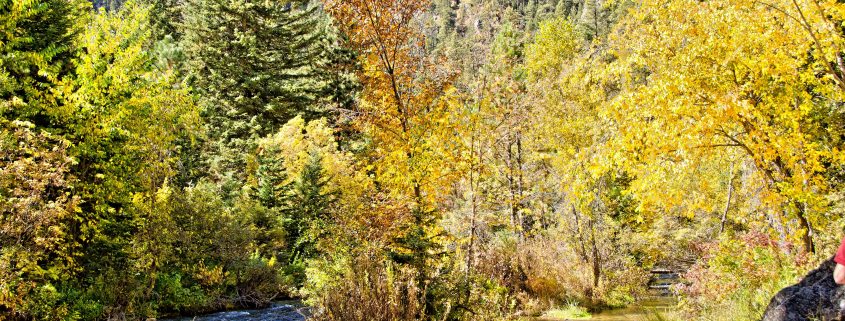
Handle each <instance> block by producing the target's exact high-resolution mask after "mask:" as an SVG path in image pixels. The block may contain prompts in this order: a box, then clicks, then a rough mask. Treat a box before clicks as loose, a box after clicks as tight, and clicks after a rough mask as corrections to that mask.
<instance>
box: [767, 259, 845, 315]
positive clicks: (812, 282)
mask: <svg viewBox="0 0 845 321" xmlns="http://www.w3.org/2000/svg"><path fill="white" fill-rule="evenodd" d="M835 266H836V263H834V262H833V260H828V261H825V262H824V263H822V264H821V265H820V266H819V267H818V268H816V269H815V270H813V271H810V272H809V273H807V276H805V277H804V279H802V280H801V282H798V284H795V285H793V286H790V287H787V288H784V289H783V290H780V292H778V294H776V295H775V297H774V298H772V301H771V302H770V303H769V306H768V307H767V308H766V312H765V313H764V314H763V321H811V320H827V321H830V320H845V318H843V317H845V306H843V303H845V287H842V286H839V285H837V284H836V283H835V282H834V281H833V268H834V267H835Z"/></svg>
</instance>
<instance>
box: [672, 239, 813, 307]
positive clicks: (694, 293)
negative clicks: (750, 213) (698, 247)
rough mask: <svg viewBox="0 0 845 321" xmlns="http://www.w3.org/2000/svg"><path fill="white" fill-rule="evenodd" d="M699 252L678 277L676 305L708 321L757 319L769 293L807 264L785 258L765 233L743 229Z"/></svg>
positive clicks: (800, 272) (801, 259) (795, 277)
mask: <svg viewBox="0 0 845 321" xmlns="http://www.w3.org/2000/svg"><path fill="white" fill-rule="evenodd" d="M703 247H704V248H705V251H704V253H705V255H704V257H703V259H702V260H700V261H699V263H696V264H695V265H693V266H692V267H691V268H690V269H689V271H688V272H687V273H686V274H685V275H684V278H685V279H686V280H687V281H688V283H687V284H686V285H683V286H681V287H680V289H679V290H680V292H681V294H682V300H681V303H680V305H681V307H682V308H683V309H684V312H685V313H687V314H688V315H690V316H702V317H704V318H706V319H711V320H759V319H760V318H761V317H762V314H763V311H764V310H765V309H766V306H767V305H768V304H769V301H770V300H771V298H772V296H774V294H775V293H777V292H778V291H780V289H782V288H784V287H786V286H789V285H791V284H793V283H795V282H796V281H797V280H798V278H799V277H800V276H801V275H803V274H804V272H806V271H807V270H808V269H809V268H810V267H811V265H809V264H808V262H807V260H806V258H804V257H802V256H798V257H797V258H795V257H791V256H787V255H785V254H784V253H783V252H782V249H781V248H780V247H779V246H778V245H777V244H776V242H775V241H774V240H772V239H771V238H770V237H769V236H768V235H766V234H764V233H761V232H748V233H745V234H741V235H739V236H738V237H735V238H723V239H721V240H720V241H718V242H713V243H709V244H704V245H703Z"/></svg>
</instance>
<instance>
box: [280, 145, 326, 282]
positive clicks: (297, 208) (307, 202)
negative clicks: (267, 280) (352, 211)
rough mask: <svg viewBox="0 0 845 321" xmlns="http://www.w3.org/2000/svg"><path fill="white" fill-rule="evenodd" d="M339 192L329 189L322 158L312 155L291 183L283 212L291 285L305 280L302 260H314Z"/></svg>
mask: <svg viewBox="0 0 845 321" xmlns="http://www.w3.org/2000/svg"><path fill="white" fill-rule="evenodd" d="M338 193H339V191H337V190H333V189H331V188H330V187H329V177H326V174H325V172H324V170H323V165H322V157H320V155H318V154H315V153H312V154H311V158H310V160H309V162H308V164H307V165H306V166H305V168H304V169H303V171H302V173H301V174H300V176H299V179H298V180H296V181H295V182H294V184H293V188H292V191H291V193H290V196H289V197H288V199H287V201H288V204H287V207H286V209H285V211H284V212H285V232H286V243H287V244H288V255H289V257H288V263H289V264H290V265H289V267H288V273H290V274H291V275H292V276H293V279H294V282H295V284H297V286H299V285H301V284H302V282H304V281H305V265H304V260H306V259H310V258H314V257H316V256H317V255H318V254H319V253H318V251H317V241H318V240H319V239H320V238H321V237H322V236H323V235H324V234H325V233H326V232H327V231H328V226H327V224H328V220H329V217H328V214H329V211H330V209H331V207H332V206H333V205H334V204H335V202H336V201H337V198H338Z"/></svg>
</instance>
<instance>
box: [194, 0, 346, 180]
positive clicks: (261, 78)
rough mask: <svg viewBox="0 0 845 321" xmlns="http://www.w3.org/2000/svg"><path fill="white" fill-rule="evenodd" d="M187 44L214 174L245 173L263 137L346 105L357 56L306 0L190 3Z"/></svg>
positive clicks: (315, 6)
mask: <svg viewBox="0 0 845 321" xmlns="http://www.w3.org/2000/svg"><path fill="white" fill-rule="evenodd" d="M183 17H184V23H183V24H182V29H183V35H182V37H181V38H182V42H183V48H184V50H185V53H186V55H187V56H188V57H190V59H191V60H190V61H189V62H188V68H187V69H188V71H189V72H190V74H191V77H192V78H191V79H192V85H193V86H194V88H195V90H196V91H197V92H198V93H199V94H200V96H201V97H202V98H201V105H202V107H203V109H204V117H205V118H206V121H207V126H208V133H209V136H210V138H211V139H212V141H214V142H215V146H214V147H212V149H211V150H212V154H215V155H217V156H218V157H217V158H216V160H212V162H211V163H212V165H213V169H214V170H215V171H216V172H217V173H227V172H230V173H232V172H233V173H235V174H236V175H237V174H239V173H243V172H244V171H245V167H246V164H247V163H248V159H249V157H250V156H248V155H249V154H251V152H252V151H253V149H254V148H255V147H256V146H255V141H256V140H257V139H258V138H261V137H264V136H266V135H268V134H270V133H274V132H276V130H278V128H279V127H280V126H281V125H283V124H284V123H285V122H287V121H288V120H289V119H291V118H293V117H294V116H297V115H302V116H303V117H305V118H306V119H313V118H317V117H320V116H323V115H325V114H326V113H327V111H328V106H330V105H331V104H344V103H345V104H348V103H349V102H350V100H351V96H350V93H351V92H352V91H353V90H354V88H355V86H354V82H353V81H352V78H351V77H349V76H348V75H347V74H348V73H349V69H350V66H351V64H352V63H351V61H352V57H351V56H350V53H349V52H347V51H344V50H342V49H341V48H340V46H339V43H340V41H339V39H338V36H337V35H335V34H333V32H332V29H331V26H330V24H329V23H328V18H327V16H326V15H325V14H324V13H323V12H322V10H321V8H320V6H319V5H318V4H317V3H315V2H313V1H309V0H293V1H258V0H246V1H241V0H188V1H187V2H186V4H185V7H184V10H183Z"/></svg>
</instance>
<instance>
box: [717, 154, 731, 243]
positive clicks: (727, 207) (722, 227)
mask: <svg viewBox="0 0 845 321" xmlns="http://www.w3.org/2000/svg"><path fill="white" fill-rule="evenodd" d="M729 176H730V177H728V197H727V199H726V200H725V209H724V210H723V211H722V221H721V223H720V224H719V234H722V232H724V231H725V222H726V221H727V220H728V210H730V209H731V198H732V197H733V192H734V184H733V183H734V164H733V163H731V170H730V173H729Z"/></svg>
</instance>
